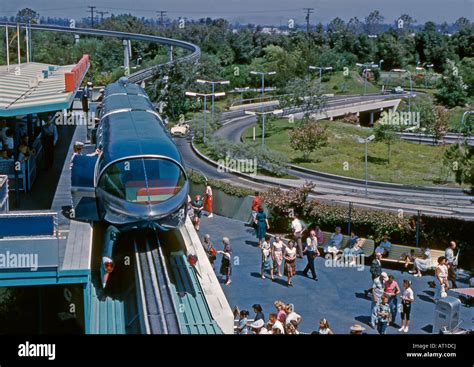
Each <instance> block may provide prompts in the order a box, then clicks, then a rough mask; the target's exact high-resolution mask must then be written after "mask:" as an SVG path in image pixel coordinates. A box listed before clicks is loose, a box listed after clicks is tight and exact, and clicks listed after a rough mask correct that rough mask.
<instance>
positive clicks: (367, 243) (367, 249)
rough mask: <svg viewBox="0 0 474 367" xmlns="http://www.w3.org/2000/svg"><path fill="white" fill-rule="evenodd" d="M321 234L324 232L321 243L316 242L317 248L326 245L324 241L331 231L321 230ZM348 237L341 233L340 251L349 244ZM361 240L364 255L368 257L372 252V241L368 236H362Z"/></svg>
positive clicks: (327, 239) (326, 240)
mask: <svg viewBox="0 0 474 367" xmlns="http://www.w3.org/2000/svg"><path fill="white" fill-rule="evenodd" d="M323 234H324V240H323V243H321V244H318V247H319V248H323V247H324V246H325V245H326V243H327V242H328V241H329V238H330V237H331V235H332V232H325V231H323ZM349 239H350V236H347V235H343V239H342V243H341V248H340V250H341V251H342V250H344V249H345V248H346V247H347V246H349ZM362 240H363V241H364V242H363V243H362V250H364V256H365V257H369V256H371V255H372V254H373V252H374V241H373V240H371V239H368V238H362Z"/></svg>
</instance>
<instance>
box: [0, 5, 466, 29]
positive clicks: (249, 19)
mask: <svg viewBox="0 0 474 367" xmlns="http://www.w3.org/2000/svg"><path fill="white" fill-rule="evenodd" d="M88 5H94V6H96V7H97V10H99V11H108V12H109V14H108V15H110V14H112V13H113V14H122V13H131V14H133V15H136V16H138V17H142V16H144V17H152V16H155V12H156V11H158V10H165V11H167V12H168V17H169V18H171V19H176V18H179V17H187V18H189V19H198V18H204V17H211V18H217V17H222V18H225V19H228V20H229V21H234V22H235V21H238V22H241V23H254V24H261V25H266V24H274V25H279V24H286V23H287V22H288V20H289V19H294V20H295V22H297V23H303V22H304V21H305V14H304V11H303V8H314V13H313V14H311V17H310V21H311V23H312V24H317V23H319V22H322V23H328V22H329V21H330V20H331V19H333V18H335V17H340V18H342V19H344V20H346V21H347V20H349V19H350V18H351V17H354V16H356V17H358V18H359V19H360V20H363V19H364V18H365V17H366V16H367V14H369V13H370V12H371V11H372V10H379V11H380V12H381V13H382V15H383V16H384V17H385V23H392V22H393V21H394V20H395V19H397V18H398V17H399V16H400V15H401V14H404V13H406V14H409V15H411V16H412V17H413V18H414V19H416V20H417V22H418V23H425V22H426V21H428V20H432V21H435V22H437V23H442V22H445V21H446V22H448V23H452V22H454V21H455V20H456V19H458V18H460V17H467V18H469V19H470V20H471V21H472V20H473V18H474V0H133V1H131V0H74V1H72V0H68V1H65V0H0V16H12V15H15V14H16V12H17V11H18V10H19V9H22V8H24V7H30V8H32V9H34V10H36V11H37V12H39V13H40V15H42V16H53V17H56V16H57V17H68V18H74V19H81V18H83V17H87V16H88V13H87V6H88ZM105 16H107V15H105Z"/></svg>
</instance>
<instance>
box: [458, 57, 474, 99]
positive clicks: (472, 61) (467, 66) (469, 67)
mask: <svg viewBox="0 0 474 367" xmlns="http://www.w3.org/2000/svg"><path fill="white" fill-rule="evenodd" d="M459 73H460V75H461V77H462V79H463V81H464V83H466V85H467V89H466V92H467V94H468V95H469V96H471V97H472V96H474V57H465V58H464V59H462V60H461V62H460V63H459Z"/></svg>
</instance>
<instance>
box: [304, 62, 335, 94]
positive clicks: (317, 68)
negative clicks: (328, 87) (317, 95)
mask: <svg viewBox="0 0 474 367" xmlns="http://www.w3.org/2000/svg"><path fill="white" fill-rule="evenodd" d="M308 68H309V70H319V92H321V85H322V80H323V70H332V66H312V65H310V66H309V67H308Z"/></svg>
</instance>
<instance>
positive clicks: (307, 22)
mask: <svg viewBox="0 0 474 367" xmlns="http://www.w3.org/2000/svg"><path fill="white" fill-rule="evenodd" d="M303 10H304V11H305V12H306V33H309V15H310V14H312V13H314V8H303Z"/></svg>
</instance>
